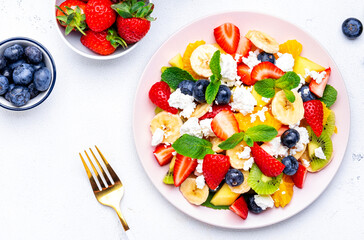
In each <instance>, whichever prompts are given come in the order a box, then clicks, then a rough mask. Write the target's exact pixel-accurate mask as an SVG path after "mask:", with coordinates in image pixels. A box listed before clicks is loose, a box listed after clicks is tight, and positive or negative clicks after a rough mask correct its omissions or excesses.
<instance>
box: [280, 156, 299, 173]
mask: <svg viewBox="0 0 364 240" xmlns="http://www.w3.org/2000/svg"><path fill="white" fill-rule="evenodd" d="M282 163H283V164H284V166H286V167H285V168H284V169H283V173H284V174H286V175H289V176H292V175H295V174H296V172H297V170H298V165H299V164H298V161H297V159H296V158H295V157H293V156H287V157H285V158H283V159H282Z"/></svg>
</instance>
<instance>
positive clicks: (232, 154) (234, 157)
mask: <svg viewBox="0 0 364 240" xmlns="http://www.w3.org/2000/svg"><path fill="white" fill-rule="evenodd" d="M246 146H248V145H246V143H245V142H244V141H243V142H241V143H239V144H238V145H237V146H236V147H234V148H233V149H229V150H226V155H227V156H229V158H230V165H231V166H232V167H233V168H235V169H242V168H243V167H244V163H245V162H246V161H248V160H249V158H250V157H251V154H250V156H249V157H248V158H247V159H241V158H239V156H238V153H241V152H243V151H244V147H246Z"/></svg>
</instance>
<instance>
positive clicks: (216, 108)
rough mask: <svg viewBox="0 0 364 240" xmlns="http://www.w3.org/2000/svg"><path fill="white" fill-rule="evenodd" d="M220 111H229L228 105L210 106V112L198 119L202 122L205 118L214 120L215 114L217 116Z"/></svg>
mask: <svg viewBox="0 0 364 240" xmlns="http://www.w3.org/2000/svg"><path fill="white" fill-rule="evenodd" d="M222 110H229V111H231V106H230V105H228V104H226V105H213V106H212V112H207V113H205V115H203V116H202V117H200V118H199V119H200V120H204V119H206V118H214V117H215V116H216V114H218V113H219V112H221V111H222Z"/></svg>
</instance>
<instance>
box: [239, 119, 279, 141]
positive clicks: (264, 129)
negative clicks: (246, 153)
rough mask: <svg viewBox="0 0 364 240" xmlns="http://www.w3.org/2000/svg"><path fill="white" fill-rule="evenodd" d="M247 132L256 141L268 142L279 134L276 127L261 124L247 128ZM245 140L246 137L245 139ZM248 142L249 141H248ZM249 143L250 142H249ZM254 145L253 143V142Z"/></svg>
mask: <svg viewBox="0 0 364 240" xmlns="http://www.w3.org/2000/svg"><path fill="white" fill-rule="evenodd" d="M245 134H246V135H247V136H248V137H249V138H251V140H252V141H254V142H268V141H270V140H272V139H273V138H275V137H276V136H277V134H278V132H277V130H276V129H275V128H274V127H271V126H268V125H265V124H261V125H258V126H254V127H251V128H249V129H248V130H246V132H245ZM244 140H245V139H244ZM246 142H247V141H246ZM247 144H248V142H247ZM248 145H249V144H248ZM251 145H252V146H253V144H251ZM249 146H250V145H249Z"/></svg>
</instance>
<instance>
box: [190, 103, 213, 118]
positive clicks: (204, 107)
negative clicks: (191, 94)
mask: <svg viewBox="0 0 364 240" xmlns="http://www.w3.org/2000/svg"><path fill="white" fill-rule="evenodd" d="M210 108H211V104H208V103H200V104H198V105H197V107H196V109H195V111H194V112H193V113H192V114H191V117H197V118H200V117H202V116H203V115H205V114H206V113H207V112H208V111H209V110H210Z"/></svg>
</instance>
